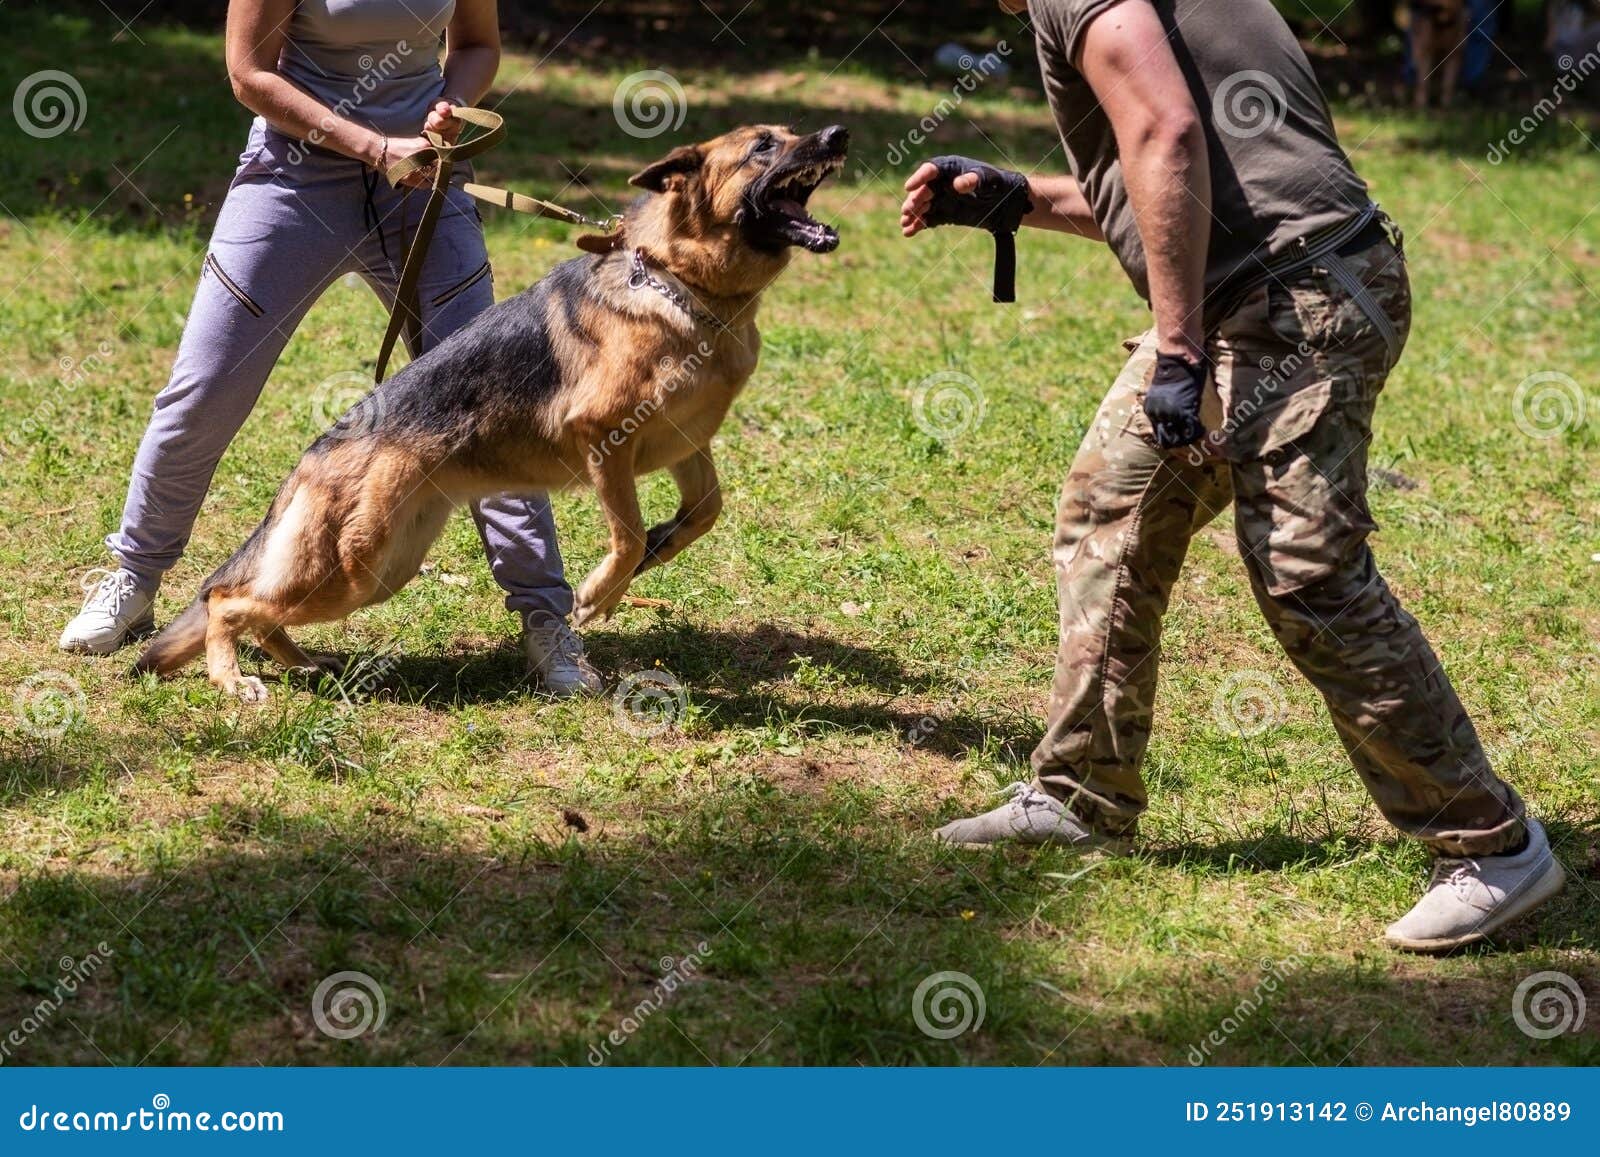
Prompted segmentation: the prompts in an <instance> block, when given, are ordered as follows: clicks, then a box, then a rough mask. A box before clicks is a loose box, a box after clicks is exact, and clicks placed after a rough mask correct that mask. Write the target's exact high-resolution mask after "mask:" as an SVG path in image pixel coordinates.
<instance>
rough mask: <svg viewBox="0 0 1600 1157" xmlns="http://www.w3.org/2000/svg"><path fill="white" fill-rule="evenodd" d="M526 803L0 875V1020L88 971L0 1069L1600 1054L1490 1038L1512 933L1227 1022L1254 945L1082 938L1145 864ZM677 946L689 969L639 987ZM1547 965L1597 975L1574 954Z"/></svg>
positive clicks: (1348, 972)
mask: <svg viewBox="0 0 1600 1157" xmlns="http://www.w3.org/2000/svg"><path fill="white" fill-rule="evenodd" d="M540 806H541V807H542V808H545V809H546V810H548V811H549V814H548V815H544V814H539V815H534V814H531V813H524V814H522V815H520V816H518V817H516V820H515V821H514V822H513V821H504V822H500V823H495V824H489V823H485V825H484V828H485V831H484V832H483V833H482V834H481V835H480V834H479V833H478V832H477V831H476V830H471V831H466V832H463V831H460V830H455V831H445V830H443V829H441V828H439V827H438V826H437V825H436V824H434V823H432V822H430V821H428V820H426V819H422V818H401V817H398V816H392V815H391V816H382V815H371V814H360V813H363V812H364V809H361V808H352V809H350V810H348V811H346V812H343V813H340V814H323V815H319V816H316V817H305V816H297V815H291V814H288V813H286V812H284V811H280V810H278V809H277V808H276V807H275V806H274V805H273V804H271V803H268V802H264V801H262V802H254V803H249V804H245V803H238V802H233V803H227V804H220V805H217V806H216V807H214V808H213V809H212V814H211V816H210V817H209V819H208V820H207V821H206V828H207V832H208V833H209V834H208V838H207V839H206V841H204V842H203V843H202V844H199V845H196V846H195V848H196V850H194V851H192V852H191V853H189V854H188V855H176V856H173V855H170V854H167V855H163V856H162V857H160V858H159V859H157V860H156V861H155V862H154V863H153V864H146V865H144V866H141V867H140V868H139V869H137V870H135V871H133V872H130V873H112V872H90V871H84V870H82V869H80V868H78V867H75V866H74V867H54V866H52V867H48V868H40V869H38V870H36V871H32V872H29V873H27V874H25V875H24V876H22V877H21V878H20V879H13V880H11V881H8V896H7V898H6V900H5V902H4V912H5V920H4V923H3V925H0V949H3V951H4V952H5V954H6V956H7V957H8V958H10V959H11V960H12V961H13V962H14V964H15V968H16V969H17V970H18V971H19V972H20V974H21V975H22V976H23V977H25V978H26V979H25V980H23V981H22V982H20V983H18V984H14V985H8V986H6V987H5V988H4V989H3V990H0V1017H4V1018H6V1020H7V1023H11V1022H19V1021H20V1018H22V1017H25V1016H27V1015H28V1013H29V1010H30V1009H32V1008H33V1007H34V1006H35V1005H36V1004H37V1002H38V1001H39V1000H40V999H41V998H42V997H41V994H43V993H47V992H49V991H50V987H51V985H52V983H53V981H54V978H55V976H56V974H57V971H58V970H59V968H60V967H61V966H60V963H59V961H60V958H62V957H72V958H73V959H74V960H80V961H81V960H83V959H85V958H86V957H87V955H88V954H90V953H91V952H94V953H95V954H97V955H98V956H99V957H100V958H101V959H102V962H103V963H102V967H101V968H100V970H99V971H97V972H96V974H95V976H94V977H93V978H92V979H91V981H90V982H89V983H87V984H85V985H82V986H80V988H79V990H78V991H77V993H76V994H75V995H74V996H73V997H72V998H71V1000H70V1002H69V1003H68V1004H67V1005H66V1006H65V1007H63V1008H62V1009H61V1010H60V1013H59V1014H58V1015H56V1016H54V1017H53V1018H51V1019H49V1020H48V1021H47V1022H46V1023H45V1025H44V1027H43V1028H42V1029H40V1030H39V1031H38V1032H37V1033H35V1034H34V1035H33V1036H32V1037H31V1038H30V1039H29V1040H28V1042H27V1045H26V1049H25V1051H24V1052H22V1053H20V1054H18V1055H16V1056H14V1057H13V1058H12V1060H11V1062H10V1063H89V1064H98V1063H140V1062H143V1063H155V1064H167V1063H250V1062H256V1061H259V1062H263V1063H346V1064H349V1063H368V1064H412V1063H416V1064H434V1063H454V1064H468V1063H479V1064H483V1063H539V1064H557V1063H565V1064H573V1065H583V1064H586V1063H590V1062H591V1061H593V1060H594V1059H595V1056H596V1054H595V1053H593V1052H592V1051H591V1050H593V1049H594V1048H595V1047H596V1046H597V1045H599V1044H600V1042H602V1041H604V1040H605V1039H606V1037H607V1036H608V1034H609V1033H611V1032H612V1031H613V1030H614V1029H620V1030H622V1031H623V1037H624V1039H623V1040H622V1043H620V1044H616V1045H613V1047H612V1048H611V1049H609V1050H607V1053H606V1055H605V1056H604V1059H606V1060H607V1062H608V1063H618V1064H691V1065H698V1064H706V1063H718V1064H740V1063H754V1064H761V1063H780V1062H781V1063H808V1064H811V1063H814V1064H851V1063H907V1064H920V1063H940V1064H968V1063H1018V1064H1032V1063H1039V1062H1041V1061H1048V1062H1051V1063H1134V1064H1139V1063H1168V1064H1182V1063H1184V1061H1185V1058H1186V1057H1188V1049H1189V1048H1190V1047H1191V1045H1192V1044H1193V1042H1195V1041H1198V1040H1202V1039H1204V1038H1205V1037H1206V1034H1207V1033H1209V1032H1210V1031H1212V1030H1213V1029H1215V1028H1216V1027H1217V1026H1218V1025H1219V1024H1221V1023H1222V1021H1223V1020H1224V1019H1225V1018H1226V1017H1228V1016H1232V1017H1233V1018H1234V1020H1235V1021H1237V1024H1235V1026H1234V1027H1233V1028H1232V1029H1231V1030H1230V1031H1229V1032H1228V1035H1227V1040H1226V1042H1225V1044H1226V1049H1225V1051H1218V1052H1216V1053H1214V1054H1207V1056H1208V1059H1212V1060H1216V1061H1218V1062H1220V1063H1240V1064H1252V1063H1267V1064H1302V1063H1330V1064H1336V1063H1352V1064H1353V1063H1383V1062H1389V1063H1395V1062H1400V1063H1405V1062H1432V1063H1450V1062H1451V1061H1453V1060H1459V1059H1461V1058H1462V1057H1463V1056H1470V1057H1471V1058H1472V1059H1473V1060H1474V1061H1477V1062H1489V1061H1496V1062H1501V1063H1506V1062H1514V1061H1521V1062H1533V1063H1538V1062H1551V1063H1553V1062H1562V1063H1586V1062H1587V1063H1593V1062H1594V1061H1596V1060H1597V1059H1600V1036H1597V1035H1596V1034H1594V1033H1593V1032H1585V1033H1579V1034H1574V1035H1570V1036H1568V1037H1564V1038H1559V1039H1557V1040H1556V1041H1553V1042H1534V1041H1531V1040H1530V1039H1529V1038H1527V1037H1525V1036H1524V1035H1522V1034H1521V1033H1520V1032H1519V1031H1518V1030H1517V1029H1516V1028H1515V1026H1514V1024H1513V1023H1512V1022H1511V1020H1510V1018H1509V1016H1508V1015H1506V1014H1507V1011H1508V1010H1507V1007H1506V1002H1507V1001H1508V1000H1509V994H1510V992H1511V990H1512V989H1513V988H1514V987H1515V985H1516V983H1517V982H1518V981H1519V980H1520V979H1521V978H1522V977H1523V976H1524V975H1526V974H1527V973H1529V972H1530V971H1533V970H1534V969H1535V968H1536V967H1541V966H1544V965H1540V964H1538V963H1537V962H1533V961H1528V960H1524V959H1521V958H1519V957H1517V956H1514V955H1502V956H1492V955H1490V956H1483V957H1481V958H1480V959H1478V960H1476V961H1471V962H1469V963H1472V964H1473V966H1474V967H1473V969H1472V970H1471V971H1470V972H1468V973H1461V972H1459V970H1458V971H1457V972H1454V973H1450V974H1449V975H1450V976H1454V977H1455V979H1452V980H1448V981H1447V980H1445V979H1444V978H1442V977H1441V976H1440V974H1438V972H1437V970H1436V966H1434V965H1432V964H1431V963H1429V962H1413V963H1406V964H1404V966H1403V967H1402V965H1401V962H1400V961H1399V960H1398V958H1383V957H1381V956H1380V958H1379V960H1378V961H1377V963H1376V964H1374V963H1373V962H1372V961H1371V960H1370V959H1364V957H1363V955H1362V954H1361V953H1357V954H1355V955H1354V957H1353V958H1352V957H1350V956H1346V955H1344V954H1343V953H1334V954H1320V955H1318V954H1312V955H1301V954H1298V953H1295V952H1293V951H1292V949H1290V948H1288V947H1284V948H1283V949H1282V950H1281V955H1283V956H1284V957H1289V956H1293V957H1294V958H1295V961H1296V963H1295V967H1294V968H1293V969H1292V970H1291V971H1289V972H1287V973H1286V980H1285V982H1284V984H1283V986H1282V989H1281V991H1280V990H1274V991H1273V992H1272V993H1270V994H1269V995H1270V996H1271V1000H1269V1001H1263V1002H1262V1008H1261V1009H1260V1010H1259V1011H1260V1015H1252V1016H1248V1017H1240V1016H1238V1015H1237V1008H1238V1006H1239V1003H1240V1001H1241V999H1243V998H1244V997H1247V996H1249V995H1250V994H1251V993H1252V988H1253V986H1255V987H1257V988H1258V987H1259V986H1258V979H1259V977H1260V975H1261V974H1260V970H1259V962H1258V961H1257V960H1256V959H1255V958H1254V956H1253V955H1251V956H1250V957H1249V958H1246V956H1245V955H1244V954H1245V953H1250V952H1252V951H1253V950H1251V949H1248V948H1240V949H1237V950H1230V948H1229V946H1228V945H1227V944H1226V943H1222V944H1218V943H1215V942H1212V941H1209V940H1207V939H1205V938H1202V939H1201V940H1199V941H1195V940H1192V939H1190V940H1186V941H1185V942H1184V944H1180V945H1174V944H1173V943H1170V942H1169V941H1168V940H1167V938H1166V937H1167V934H1166V933H1162V932H1160V931H1159V930H1158V929H1157V928H1156V927H1152V928H1150V929H1149V931H1148V932H1141V931H1137V930H1134V931H1130V932H1127V933H1126V934H1125V936H1124V938H1123V939H1122V940H1120V941H1119V944H1118V946H1117V947H1115V948H1111V947H1109V946H1107V945H1106V944H1104V943H1101V942H1100V941H1099V938H1098V937H1099V933H1097V932H1096V931H1094V930H1096V929H1105V928H1115V927H1118V925H1117V924H1116V923H1115V921H1116V918H1117V912H1118V911H1119V909H1121V908H1122V907H1124V905H1125V902H1128V903H1136V904H1146V905H1147V904H1149V903H1151V902H1152V896H1151V895H1150V894H1149V893H1148V891H1147V890H1145V889H1144V888H1141V884H1148V883H1149V880H1148V879H1147V877H1148V876H1149V873H1150V872H1151V871H1152V870H1153V869H1152V868H1151V866H1150V865H1149V864H1146V863H1143V862H1140V861H1127V860H1119V861H1101V862H1098V864H1097V867H1096V870H1092V871H1091V870H1085V868H1084V865H1083V862H1082V861H1079V860H1077V859H1074V858H1072V857H1070V856H1066V855H1064V854H1061V853H1057V852H1053V851H1041V852H1036V853H1032V854H1027V855H1020V854H1018V855H1012V854H995V855H987V856H961V855H956V854H945V853H940V852H938V851H937V850H935V849H932V848H931V847H929V846H928V845H927V844H926V842H925V841H909V840H904V839H901V838H898V837H896V836H895V835H894V834H893V832H892V831H891V830H889V829H888V828H886V827H885V826H884V825H882V824H881V823H878V822H876V821H875V820H874V819H873V818H872V817H871V816H862V817H860V819H859V820H858V822H855V823H850V824H841V823H840V822H839V815H838V813H837V811H830V810H828V809H826V808H821V807H813V806H811V805H809V804H808V803H806V802H805V801H796V800H792V799H785V798H783V797H781V796H779V795H777V794H775V793H774V792H772V791H771V790H770V789H763V788H759V787H746V788H740V789H725V790H722V791H720V792H718V793H715V794H714V795H713V794H711V793H708V794H707V796H706V797H705V798H703V799H702V800H701V801H699V804H698V806H697V807H696V808H694V809H692V810H691V811H690V812H689V813H688V814H680V815H678V816H676V817H674V818H673V819H671V820H665V819H663V820H661V821H658V822H656V823H654V824H651V825H650V826H649V828H648V830H647V831H645V832H643V833H640V834H637V835H634V836H630V837H628V838H610V837H607V836H606V835H605V834H604V826H603V825H601V826H600V827H598V828H597V829H596V830H595V831H594V832H591V833H590V834H589V835H587V836H585V837H582V838H579V837H577V836H568V837H566V838H562V837H560V836H558V835H557V834H556V833H558V832H559V831H560V830H561V829H560V828H559V827H558V821H557V819H556V812H557V809H556V807H555V805H554V803H551V804H541V805H540ZM1593 917H1594V904H1593V901H1592V899H1586V898H1584V897H1582V896H1568V897H1564V898H1562V899H1561V900H1559V901H1557V902H1556V903H1554V904H1552V905H1551V906H1550V907H1549V908H1548V909H1547V910H1546V912H1545V913H1542V914H1541V915H1540V916H1539V917H1538V918H1536V919H1535V921H1533V922H1532V925H1531V931H1530V933H1529V939H1528V941H1527V945H1528V946H1529V947H1532V948H1537V947H1539V946H1544V947H1546V948H1548V947H1561V948H1565V949H1572V948H1575V947H1591V946H1592V939H1590V937H1591V936H1592V932H1590V931H1588V929H1589V928H1592V925H1593ZM1237 918H1238V919H1240V920H1244V919H1246V916H1245V914H1244V913H1238V914H1237ZM1585 921H1586V922H1587V925H1585ZM1157 923H1160V921H1159V920H1158V921H1157ZM1074 930H1078V931H1074ZM1080 938H1086V939H1085V940H1084V943H1083V945H1082V948H1081V950H1079V949H1074V948H1073V947H1072V945H1073V944H1074V942H1075V941H1077V940H1078V939H1080ZM102 943H103V944H104V945H105V949H104V950H101V949H100V948H99V947H98V946H99V945H100V944H102ZM1242 943H1258V944H1259V942H1256V941H1250V940H1245V941H1242ZM702 946H703V947H702ZM1255 951H1259V948H1257V949H1256V950H1255ZM691 953H692V954H694V955H696V956H698V957H699V958H700V963H699V964H698V965H697V967H696V968H695V969H694V970H693V976H692V977H690V978H689V979H688V980H686V981H684V982H683V983H681V984H680V985H677V986H675V987H676V991H675V992H673V993H672V994H670V996H669V997H668V998H666V999H664V1000H661V1001H660V1003H659V1005H658V1006H657V1007H651V1006H650V1003H649V1002H651V1001H652V1000H657V999H660V991H659V988H658V985H659V984H660V983H661V982H662V980H663V976H664V975H665V973H664V970H665V971H666V972H670V971H671V970H672V969H673V967H674V966H675V964H676V962H678V961H682V960H684V959H686V957H687V956H688V955H689V954H691ZM1193 953H1199V956H1200V958H1198V959H1197V958H1196V956H1194V955H1192V954H1193ZM1278 954H1279V953H1277V952H1275V953H1274V955H1278ZM1559 959H1560V960H1561V961H1562V963H1560V964H1559V966H1560V967H1563V968H1565V969H1566V970H1567V971H1568V972H1569V973H1571V974H1572V975H1574V976H1575V977H1577V978H1578V979H1579V980H1580V982H1581V983H1583V984H1585V985H1587V986H1589V990H1590V991H1591V992H1592V991H1594V987H1593V984H1594V982H1595V981H1596V979H1597V974H1596V971H1595V969H1594V968H1593V958H1592V954H1590V955H1589V956H1588V957H1587V960H1585V958H1582V957H1577V956H1574V955H1573V954H1572V953H1571V952H1567V953H1564V954H1563V955H1562V957H1561V958H1559ZM1550 966H1552V967H1554V966H1557V965H1550ZM339 972H357V973H361V974H363V976H364V978H365V979H361V980H358V981H357V983H358V984H365V985H366V986H367V987H368V989H369V991H381V992H382V994H383V1001H384V1009H385V1013H384V1022H383V1024H382V1026H381V1028H379V1029H377V1030H376V1031H373V1032H369V1033H366V1034H363V1035H361V1036H358V1037H356V1038H355V1039H353V1040H348V1041H340V1040H335V1039H332V1038H331V1037H329V1036H328V1035H327V1034H326V1033H325V1032H323V1031H321V1030H320V1029H319V1028H318V1022H317V1016H316V1015H315V1014H314V1011H313V1000H314V994H315V992H316V991H317V989H318V986H319V985H320V984H321V983H322V982H323V981H324V980H325V978H327V977H329V976H332V975H333V974H335V973H339ZM957 973H959V974H960V976H959V977H957V976H953V975H951V974H957ZM936 974H945V975H944V979H942V980H940V981H938V982H936V983H937V984H938V985H942V986H943V987H944V988H945V989H947V990H949V991H950V992H951V993H953V992H954V991H955V990H956V989H957V988H961V989H964V990H965V991H966V993H967V997H968V999H969V1001H973V1000H976V999H978V997H977V995H976V994H978V993H981V999H982V1002H983V1006H984V1016H983V1022H982V1026H981V1028H979V1029H977V1030H975V1031H971V1032H967V1033H963V1034H960V1035H958V1036H956V1037H954V1038H953V1039H949V1040H940V1039H936V1038H935V1037H933V1036H931V1035H929V1034H928V1033H927V1032H925V1031H923V1029H922V1028H921V1027H920V1026H919V1024H918V1019H917V1017H916V1015H915V1014H914V1011H913V1009H914V1003H915V1001H916V998H917V991H918V989H919V987H922V986H923V985H924V983H925V982H927V981H928V979H929V978H930V977H933V976H935V975H936ZM347 987H348V985H347ZM934 991H937V989H934ZM1256 995H1257V996H1259V995H1260V994H1259V992H1257V994H1256ZM927 998H928V992H927V991H925V993H924V1001H923V1021H924V1023H931V1024H932V1025H933V1026H934V1027H936V1028H937V1027H940V1022H939V1021H937V1020H936V1019H935V1017H936V1015H937V1013H936V1011H935V1007H934V1006H932V1005H931V1004H930V1003H929V1001H928V999H927ZM950 999H951V1001H953V1003H948V1004H946V1005H945V1006H944V1008H945V1012H946V1013H948V1014H951V1015H954V1016H957V1017H959V1015H960V1005H959V1000H957V999H955V998H954V997H952V998H950ZM1253 1011H1254V1010H1253ZM944 1023H948V1022H944ZM629 1024H631V1025H633V1026H634V1027H633V1028H632V1029H628V1028H627V1027H626V1026H627V1025H629Z"/></svg>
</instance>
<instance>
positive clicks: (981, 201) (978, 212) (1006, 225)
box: [922, 157, 1033, 301]
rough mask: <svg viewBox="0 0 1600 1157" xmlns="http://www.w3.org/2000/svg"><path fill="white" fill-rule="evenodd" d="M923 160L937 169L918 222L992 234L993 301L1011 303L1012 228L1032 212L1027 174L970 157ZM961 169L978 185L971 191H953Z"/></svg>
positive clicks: (1014, 277) (1014, 276)
mask: <svg viewBox="0 0 1600 1157" xmlns="http://www.w3.org/2000/svg"><path fill="white" fill-rule="evenodd" d="M928 163H929V164H931V165H932V166H933V167H934V168H936V169H938V170H939V176H938V177H937V178H936V179H935V180H934V181H933V182H932V183H931V184H930V185H929V186H928V188H929V189H931V190H932V192H933V203H932V204H930V205H929V206H928V211H927V212H926V213H924V214H923V215H922V220H923V221H924V222H925V223H926V224H927V225H928V226H930V227H937V226H939V225H967V226H970V227H972V228H975V229H987V230H988V231H989V232H990V233H992V234H994V299H995V300H996V301H1015V300H1016V299H1017V289H1016V280H1017V246H1016V240H1015V238H1016V232H1017V230H1018V229H1020V228H1022V219H1023V218H1024V217H1026V216H1027V215H1028V214H1029V213H1031V212H1033V201H1032V200H1031V199H1030V198H1029V197H1028V178H1027V177H1024V176H1023V175H1022V174H1021V173H1013V172H1011V171H1010V170H1008V169H997V168H995V167H994V166H993V165H988V164H985V163H984V162H982V161H975V160H973V159H972V158H971V157H934V158H933V159H932V160H931V161H929V162H928ZM965 173H976V174H977V175H978V187H977V188H976V189H975V190H973V191H972V192H971V193H958V192H956V190H955V180H956V178H957V177H959V176H962V175H963V174H965Z"/></svg>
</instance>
